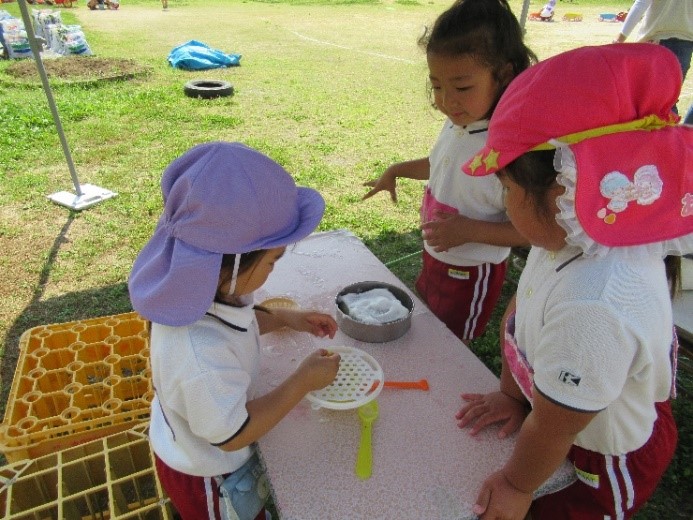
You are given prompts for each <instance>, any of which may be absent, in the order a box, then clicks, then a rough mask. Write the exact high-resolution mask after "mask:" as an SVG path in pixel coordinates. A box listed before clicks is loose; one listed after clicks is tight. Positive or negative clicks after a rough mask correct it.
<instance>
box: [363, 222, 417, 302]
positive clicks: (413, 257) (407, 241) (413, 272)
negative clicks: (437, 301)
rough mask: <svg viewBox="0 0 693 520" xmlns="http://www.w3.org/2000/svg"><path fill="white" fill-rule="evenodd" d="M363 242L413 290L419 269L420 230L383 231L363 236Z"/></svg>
mask: <svg viewBox="0 0 693 520" xmlns="http://www.w3.org/2000/svg"><path fill="white" fill-rule="evenodd" d="M363 243H364V244H366V247H367V248H368V249H370V250H371V252H372V253H373V254H374V255H375V256H377V257H378V259H379V260H380V261H381V262H382V263H384V264H385V265H386V266H387V268H388V269H390V271H392V272H393V273H394V274H395V276H397V278H399V279H400V280H402V282H404V284H405V285H406V286H407V287H409V288H410V289H411V290H412V291H413V290H414V282H415V281H416V277H417V276H418V275H419V271H420V270H421V251H422V249H423V241H422V239H421V231H419V230H418V229H414V230H412V231H409V232H407V233H396V232H394V231H383V232H382V233H380V234H379V235H376V236H375V237H371V238H364V239H363Z"/></svg>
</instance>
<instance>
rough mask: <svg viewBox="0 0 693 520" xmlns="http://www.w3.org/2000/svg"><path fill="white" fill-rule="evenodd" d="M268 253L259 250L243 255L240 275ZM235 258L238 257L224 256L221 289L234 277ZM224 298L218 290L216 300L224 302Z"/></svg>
mask: <svg viewBox="0 0 693 520" xmlns="http://www.w3.org/2000/svg"><path fill="white" fill-rule="evenodd" d="M266 252H267V249H258V250H256V251H251V252H249V253H243V254H242V255H241V260H240V262H239V264H238V274H241V273H244V272H245V271H247V270H248V269H250V268H251V267H252V266H253V265H255V262H257V261H258V260H259V259H260V258H261V257H262V255H264V254H265V253H266ZM235 258H236V255H234V254H226V255H222V257H221V277H220V278H219V285H218V286H217V287H221V286H222V285H224V284H225V283H226V282H228V281H230V280H231V277H232V276H233V264H234V259H235ZM223 296H225V295H220V294H219V290H218V289H217V293H216V295H215V298H214V300H215V301H223Z"/></svg>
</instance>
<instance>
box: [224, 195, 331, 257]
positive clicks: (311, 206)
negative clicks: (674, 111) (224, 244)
mask: <svg viewBox="0 0 693 520" xmlns="http://www.w3.org/2000/svg"><path fill="white" fill-rule="evenodd" d="M296 191H297V194H296V204H297V205H298V225H297V226H296V227H295V228H294V229H293V230H291V231H289V232H287V233H286V234H285V235H282V236H279V237H272V238H271V239H266V240H259V241H258V242H256V243H255V244H254V247H253V248H252V249H248V250H247V251H237V252H238V253H248V252H250V251H254V250H257V249H271V248H273V247H283V246H287V245H289V244H293V243H294V242H298V241H299V240H301V239H303V238H306V237H307V236H308V235H310V234H311V233H312V232H313V231H315V228H317V227H318V225H319V224H320V221H321V220H322V216H323V214H324V213H325V201H324V199H323V198H322V195H320V193H318V192H317V191H315V190H314V189H312V188H305V187H303V186H297V187H296Z"/></svg>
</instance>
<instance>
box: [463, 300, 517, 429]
mask: <svg viewBox="0 0 693 520" xmlns="http://www.w3.org/2000/svg"><path fill="white" fill-rule="evenodd" d="M515 308H516V298H515V296H513V297H512V298H511V299H510V302H509V303H508V306H507V307H506V309H505V313H504V314H503V317H502V319H501V323H500V333H499V337H500V338H501V343H502V342H503V338H504V337H505V323H506V321H507V320H508V317H509V316H510V315H511V314H512V313H514V312H515ZM500 350H501V360H502V369H501V377H500V392H492V393H490V394H470V393H464V394H462V396H461V397H462V399H464V401H465V402H466V404H465V405H464V406H462V408H461V409H460V411H459V412H457V414H456V415H455V418H456V419H457V425H458V426H459V427H460V428H464V427H466V426H469V425H471V427H472V429H471V431H470V433H471V434H472V435H476V434H477V433H479V432H480V431H481V430H482V429H484V428H485V427H486V426H489V425H490V424H494V423H498V422H501V423H503V425H502V426H501V428H500V430H498V437H499V438H501V439H502V438H505V437H507V436H508V435H510V434H512V433H514V432H515V431H516V430H517V429H518V428H519V427H520V426H521V425H522V421H524V419H525V417H526V416H527V413H528V412H529V402H528V401H527V399H526V398H525V396H524V394H523V393H522V390H520V387H519V386H517V383H516V382H515V379H514V378H513V376H512V374H511V372H510V369H509V367H508V362H507V360H506V358H505V351H504V349H503V348H502V347H501V349H500Z"/></svg>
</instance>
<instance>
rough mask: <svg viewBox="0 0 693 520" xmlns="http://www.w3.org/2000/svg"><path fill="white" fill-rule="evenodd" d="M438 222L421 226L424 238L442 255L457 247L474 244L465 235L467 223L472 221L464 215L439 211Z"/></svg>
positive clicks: (429, 222) (431, 221) (437, 213)
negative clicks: (468, 243)
mask: <svg viewBox="0 0 693 520" xmlns="http://www.w3.org/2000/svg"><path fill="white" fill-rule="evenodd" d="M435 217H436V220H430V221H428V222H424V223H423V224H421V230H422V231H423V237H424V240H425V241H426V243H428V245H429V246H430V247H432V248H433V250H434V251H437V252H439V253H442V252H444V251H447V250H449V249H450V248H452V247H455V246H461V245H463V244H466V243H467V242H472V240H469V237H467V236H466V234H465V231H466V230H465V222H466V221H468V220H470V219H468V218H467V217H465V216H463V215H457V214H454V213H446V212H443V211H437V212H436V214H435Z"/></svg>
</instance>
